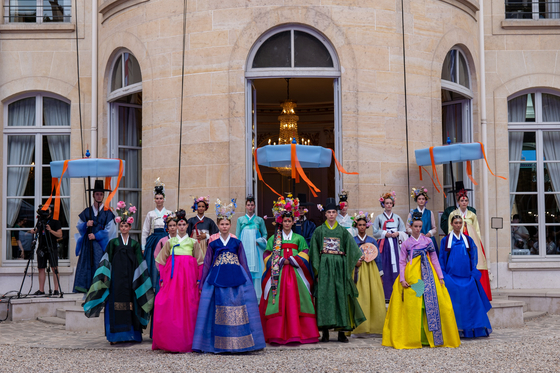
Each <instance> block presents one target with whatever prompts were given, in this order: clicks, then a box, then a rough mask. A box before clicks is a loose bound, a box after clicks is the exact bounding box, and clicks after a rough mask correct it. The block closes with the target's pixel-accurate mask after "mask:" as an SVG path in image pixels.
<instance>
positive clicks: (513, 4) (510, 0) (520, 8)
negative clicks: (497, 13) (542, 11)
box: [505, 0, 533, 19]
mask: <svg viewBox="0 0 560 373" xmlns="http://www.w3.org/2000/svg"><path fill="white" fill-rule="evenodd" d="M505 3H506V18H513V19H531V18H533V8H532V4H531V1H527V0H506V2H505Z"/></svg>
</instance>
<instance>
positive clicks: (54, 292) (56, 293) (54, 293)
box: [52, 290, 60, 295]
mask: <svg viewBox="0 0 560 373" xmlns="http://www.w3.org/2000/svg"><path fill="white" fill-rule="evenodd" d="M52 295H60V293H59V292H58V290H55V291H53V293H52Z"/></svg>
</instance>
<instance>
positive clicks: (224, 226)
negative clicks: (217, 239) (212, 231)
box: [218, 219, 231, 234]
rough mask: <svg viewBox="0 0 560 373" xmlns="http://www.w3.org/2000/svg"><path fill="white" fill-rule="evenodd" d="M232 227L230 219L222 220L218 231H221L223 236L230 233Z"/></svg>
mask: <svg viewBox="0 0 560 373" xmlns="http://www.w3.org/2000/svg"><path fill="white" fill-rule="evenodd" d="M230 227H231V223H230V221H229V220H228V219H222V220H220V222H219V223H218V229H219V230H220V233H222V234H226V233H229V228H230Z"/></svg>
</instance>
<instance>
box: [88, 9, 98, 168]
mask: <svg viewBox="0 0 560 373" xmlns="http://www.w3.org/2000/svg"><path fill="white" fill-rule="evenodd" d="M90 4H91V144H90V153H91V157H92V158H97V15H98V12H97V1H92V2H91V3H90Z"/></svg>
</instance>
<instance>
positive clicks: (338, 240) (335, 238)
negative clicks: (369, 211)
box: [309, 222, 366, 331]
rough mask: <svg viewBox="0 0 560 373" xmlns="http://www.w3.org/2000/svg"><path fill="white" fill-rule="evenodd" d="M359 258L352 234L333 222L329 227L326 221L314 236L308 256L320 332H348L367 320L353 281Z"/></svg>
mask: <svg viewBox="0 0 560 373" xmlns="http://www.w3.org/2000/svg"><path fill="white" fill-rule="evenodd" d="M361 256H362V251H361V250H360V248H359V247H358V245H357V244H356V241H354V238H353V237H352V235H351V234H350V233H348V231H347V230H346V229H345V228H343V227H341V226H340V225H338V223H336V222H335V224H334V227H332V228H330V227H329V226H328V224H327V222H325V223H324V224H323V225H321V226H319V227H317V229H316V230H315V232H314V233H313V237H312V238H311V250H310V255H309V257H310V260H311V264H312V266H313V269H314V270H315V272H316V274H317V277H316V279H315V282H316V286H315V297H316V309H317V325H318V326H319V328H320V329H321V328H329V329H335V330H338V331H351V330H353V329H355V328H356V327H357V326H358V325H360V324H361V323H362V322H364V321H365V320H366V318H365V316H364V313H363V312H362V308H361V307H360V304H359V303H358V289H357V288H356V284H355V283H354V280H353V278H352V276H353V274H354V267H355V266H356V264H357V263H358V260H359V259H360V257H361Z"/></svg>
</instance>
